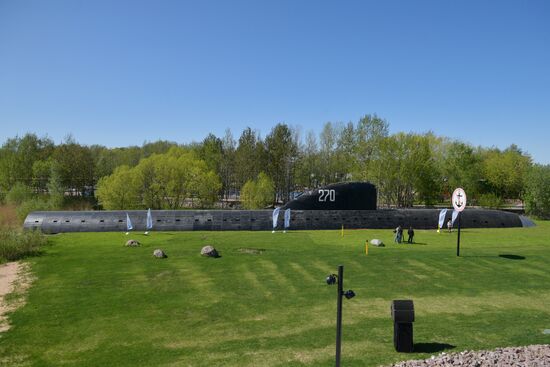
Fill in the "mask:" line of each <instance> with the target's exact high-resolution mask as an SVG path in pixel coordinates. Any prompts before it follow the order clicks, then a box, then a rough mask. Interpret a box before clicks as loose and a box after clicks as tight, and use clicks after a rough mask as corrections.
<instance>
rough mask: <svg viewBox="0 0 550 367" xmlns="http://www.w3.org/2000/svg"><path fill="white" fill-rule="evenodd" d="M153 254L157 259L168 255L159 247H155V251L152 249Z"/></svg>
mask: <svg viewBox="0 0 550 367" xmlns="http://www.w3.org/2000/svg"><path fill="white" fill-rule="evenodd" d="M153 256H154V257H156V258H158V259H164V258H165V257H168V256H166V254H165V253H164V251H162V250H161V249H156V250H155V251H153Z"/></svg>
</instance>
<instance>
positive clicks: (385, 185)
mask: <svg viewBox="0 0 550 367" xmlns="http://www.w3.org/2000/svg"><path fill="white" fill-rule="evenodd" d="M371 159H372V161H371V167H372V172H373V177H374V181H375V183H376V185H377V188H378V193H379V196H380V198H381V199H382V201H383V202H384V203H385V204H387V205H395V206H398V207H411V206H412V205H413V204H414V201H415V199H416V200H420V201H422V202H423V203H424V204H427V205H430V204H432V203H433V202H434V201H435V200H436V199H437V197H438V194H439V191H440V185H439V182H438V181H439V178H440V174H439V172H438V170H437V167H436V165H435V162H434V159H433V154H432V151H431V148H430V143H429V138H428V137H426V136H421V135H417V134H404V133H399V134H395V135H392V136H389V137H387V138H382V139H380V141H379V143H378V149H377V150H376V151H375V152H374V154H373V157H372V158H371Z"/></svg>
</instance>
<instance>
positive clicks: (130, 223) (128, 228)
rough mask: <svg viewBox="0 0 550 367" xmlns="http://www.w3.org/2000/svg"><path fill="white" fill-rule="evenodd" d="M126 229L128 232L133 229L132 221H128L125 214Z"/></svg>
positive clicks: (128, 217)
mask: <svg viewBox="0 0 550 367" xmlns="http://www.w3.org/2000/svg"><path fill="white" fill-rule="evenodd" d="M126 229H127V230H128V231H131V230H132V229H134V226H133V225H132V221H131V220H130V216H129V215H128V213H126Z"/></svg>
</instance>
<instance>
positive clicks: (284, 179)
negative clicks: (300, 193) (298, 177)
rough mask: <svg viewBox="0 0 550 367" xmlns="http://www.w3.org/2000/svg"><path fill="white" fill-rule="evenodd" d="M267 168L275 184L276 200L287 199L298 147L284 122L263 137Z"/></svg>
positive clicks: (292, 179) (290, 188)
mask: <svg viewBox="0 0 550 367" xmlns="http://www.w3.org/2000/svg"><path fill="white" fill-rule="evenodd" d="M265 145H266V150H267V157H268V158H267V159H268V160H267V169H268V173H269V176H270V177H271V178H272V180H273V183H274V185H275V195H276V199H277V200H282V201H287V200H288V199H289V197H290V191H291V190H292V187H291V186H292V183H293V182H294V170H295V168H296V167H295V166H296V165H295V163H296V160H297V158H298V147H297V146H296V142H295V140H294V139H293V135H292V131H291V130H290V128H289V127H288V126H287V125H286V124H277V125H276V126H275V127H274V128H273V129H272V130H271V133H270V134H269V135H268V136H267V137H266V138H265Z"/></svg>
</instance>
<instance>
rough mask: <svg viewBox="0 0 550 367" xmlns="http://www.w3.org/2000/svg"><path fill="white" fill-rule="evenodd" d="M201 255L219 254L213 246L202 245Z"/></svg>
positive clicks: (212, 255)
mask: <svg viewBox="0 0 550 367" xmlns="http://www.w3.org/2000/svg"><path fill="white" fill-rule="evenodd" d="M201 255H202V256H208V257H219V256H220V254H218V251H217V250H216V249H215V248H214V247H213V246H210V245H208V246H204V247H203V248H202V249H201Z"/></svg>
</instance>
